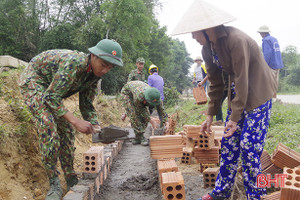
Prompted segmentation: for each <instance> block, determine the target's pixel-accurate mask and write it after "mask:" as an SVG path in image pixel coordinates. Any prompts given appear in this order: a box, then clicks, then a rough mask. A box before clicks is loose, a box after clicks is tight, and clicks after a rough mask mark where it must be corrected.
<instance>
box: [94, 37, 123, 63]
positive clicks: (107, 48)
mask: <svg viewBox="0 0 300 200" xmlns="http://www.w3.org/2000/svg"><path fill="white" fill-rule="evenodd" d="M89 52H91V53H92V54H94V55H95V56H97V57H99V58H101V59H103V60H105V61H107V62H109V63H111V64H113V65H117V66H120V67H123V61H122V47H121V46H120V45H119V43H117V42H116V41H114V40H109V39H104V40H101V41H100V42H98V44H97V45H96V46H94V47H91V48H89Z"/></svg>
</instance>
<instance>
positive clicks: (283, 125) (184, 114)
mask: <svg viewBox="0 0 300 200" xmlns="http://www.w3.org/2000/svg"><path fill="white" fill-rule="evenodd" d="M194 102H195V101H194V100H181V101H180V102H179V103H178V104H177V105H176V106H174V107H172V108H167V113H168V114H169V115H172V114H174V113H178V116H179V119H178V121H177V128H176V130H175V131H176V132H179V131H181V130H182V129H183V128H182V126H183V125H186V124H190V125H200V124H201V123H202V122H203V121H204V120H205V119H206V117H205V114H203V113H204V112H205V110H207V104H205V105H196V104H194ZM226 110H227V102H226V101H224V103H223V107H222V111H223V118H225V117H226V115H225V113H226ZM201 113H202V114H201ZM299 130H300V105H292V104H282V103H280V102H274V103H273V107H272V114H271V121H270V127H269V131H268V135H267V139H266V144H265V150H267V151H268V153H270V154H271V153H272V152H273V151H274V150H275V148H276V147H277V145H278V144H279V143H280V142H281V143H282V144H284V145H286V146H288V147H290V148H291V149H293V150H295V151H297V152H299V153H300V147H299V143H300V142H299V141H300V139H299V138H300V131H299Z"/></svg>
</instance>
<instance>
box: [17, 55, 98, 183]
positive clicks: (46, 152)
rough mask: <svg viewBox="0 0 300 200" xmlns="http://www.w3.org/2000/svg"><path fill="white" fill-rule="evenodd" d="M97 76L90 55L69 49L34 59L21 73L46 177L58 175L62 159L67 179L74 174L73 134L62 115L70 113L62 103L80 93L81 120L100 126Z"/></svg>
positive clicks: (22, 89)
mask: <svg viewBox="0 0 300 200" xmlns="http://www.w3.org/2000/svg"><path fill="white" fill-rule="evenodd" d="M98 80H99V77H96V76H95V75H94V74H93V72H92V71H91V66H90V65H89V56H88V55H87V54H84V53H82V52H77V51H70V50H49V51H45V52H43V53H41V54H39V55H37V56H35V57H34V58H33V59H32V60H31V62H30V63H29V65H28V67H26V68H25V69H24V71H23V73H22V74H21V77H20V80H19V86H20V88H21V93H22V95H23V96H24V100H25V103H26V104H27V105H28V107H29V108H30V111H31V113H32V114H33V116H34V121H35V124H36V127H37V129H38V130H37V131H38V135H39V143H40V150H41V154H42V161H43V163H44V165H45V168H46V172H47V175H48V176H49V177H50V178H51V177H53V176H56V173H57V170H56V164H57V159H58V157H59V159H60V162H61V166H62V169H63V171H64V173H65V176H69V175H72V174H73V173H74V169H73V160H74V150H75V148H74V131H73V128H72V126H71V124H70V123H69V122H68V121H67V120H65V119H64V118H63V117H62V116H63V115H65V114H66V113H67V112H68V110H67V108H66V107H65V106H64V105H63V103H62V100H63V99H64V98H67V97H69V96H71V95H73V94H75V93H77V92H79V108H80V111H81V114H82V117H83V118H84V119H85V120H86V121H89V122H91V124H93V125H95V124H98V117H97V114H96V111H95V108H94V106H93V104H92V102H93V100H94V98H95V96H96V94H97V82H98Z"/></svg>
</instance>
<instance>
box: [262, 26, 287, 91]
mask: <svg viewBox="0 0 300 200" xmlns="http://www.w3.org/2000/svg"><path fill="white" fill-rule="evenodd" d="M257 32H258V33H259V34H260V35H261V37H262V38H263V39H262V50H263V54H264V58H265V61H266V62H267V63H268V65H269V67H271V68H272V69H273V70H274V72H275V75H276V76H275V77H276V81H277V83H279V82H278V81H279V71H280V69H281V68H283V67H284V66H283V62H282V57H281V52H280V46H279V43H278V40H277V39H276V38H275V37H273V36H271V35H270V29H269V27H268V26H266V25H263V26H261V27H259V29H258V31H257ZM275 96H276V94H275Z"/></svg>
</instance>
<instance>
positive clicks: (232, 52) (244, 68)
mask: <svg viewBox="0 0 300 200" xmlns="http://www.w3.org/2000/svg"><path fill="white" fill-rule="evenodd" d="M215 33H216V35H217V41H216V43H215V44H214V49H215V52H216V54H217V56H218V58H219V62H220V64H221V66H222V68H223V70H224V71H225V72H227V73H228V74H229V84H230V83H231V82H234V84H235V93H236V96H235V97H234V99H233V100H232V101H231V103H229V107H230V108H231V110H232V114H231V116H230V119H231V120H232V121H235V122H237V121H238V120H239V119H240V116H241V114H242V112H243V111H244V109H245V110H246V111H247V112H249V111H251V110H253V109H254V108H257V107H258V106H260V105H262V104H263V103H265V102H266V101H268V100H269V99H271V98H272V96H273V95H274V94H275V92H276V89H277V83H276V81H275V76H274V72H273V71H272V70H271V69H270V67H269V66H268V64H267V63H266V62H265V60H264V57H263V54H262V52H261V51H260V49H259V47H258V45H257V43H256V42H255V41H254V40H253V39H252V38H250V37H249V36H248V35H246V34H245V33H244V32H242V31H240V30H238V29H236V28H234V27H225V26H219V27H217V28H216V31H215ZM208 50H209V49H208V48H206V51H208ZM204 51H205V50H204ZM203 53H205V52H203ZM207 53H208V52H207ZM203 57H204V56H203ZM207 72H208V80H209V81H210V82H211V85H210V88H209V93H208V95H209V97H210V98H211V101H210V102H209V104H208V114H209V115H216V114H217V113H218V109H219V107H220V103H219V102H220V98H221V96H222V95H221V94H222V93H223V90H224V82H223V81H222V76H221V73H220V70H218V69H216V67H210V66H209V65H208V66H207ZM229 101H230V96H229Z"/></svg>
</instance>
